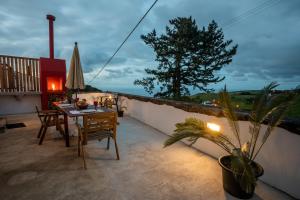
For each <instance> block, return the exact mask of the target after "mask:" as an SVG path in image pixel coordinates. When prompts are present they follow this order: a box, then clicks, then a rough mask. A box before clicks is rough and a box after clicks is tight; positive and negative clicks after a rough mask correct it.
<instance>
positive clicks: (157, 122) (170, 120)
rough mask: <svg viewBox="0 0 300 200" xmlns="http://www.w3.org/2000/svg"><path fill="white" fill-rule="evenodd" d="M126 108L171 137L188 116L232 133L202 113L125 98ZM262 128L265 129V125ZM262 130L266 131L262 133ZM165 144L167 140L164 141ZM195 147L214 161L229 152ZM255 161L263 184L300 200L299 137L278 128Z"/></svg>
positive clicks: (201, 144) (243, 125)
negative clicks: (260, 172)
mask: <svg viewBox="0 0 300 200" xmlns="http://www.w3.org/2000/svg"><path fill="white" fill-rule="evenodd" d="M101 95H103V94H100V93H91V94H80V95H79V97H80V98H86V99H88V101H90V103H91V101H92V96H93V97H97V96H101ZM122 98H123V99H125V100H124V103H125V104H126V106H127V110H126V111H125V114H127V115H129V116H131V117H133V118H135V119H137V120H139V121H142V122H144V123H145V124H148V125H150V126H152V127H154V128H156V129H158V130H160V131H161V132H163V133H165V134H168V135H170V134H172V133H173V130H174V129H175V124H176V123H178V122H182V121H184V120H185V118H187V117H196V118H198V119H201V120H202V121H205V122H214V123H217V124H219V125H221V127H222V131H223V132H224V134H226V135H228V136H231V134H228V133H230V132H231V129H230V127H229V126H228V124H227V121H226V119H225V118H217V117H214V116H208V115H204V114H199V113H190V112H186V111H184V110H181V109H177V108H175V107H173V106H168V105H157V104H154V103H151V102H143V101H138V100H135V99H128V98H126V97H122ZM239 123H240V130H241V136H242V141H244V142H245V141H246V140H247V138H249V137H250V134H249V133H248V128H249V122H246V121H240V122H239ZM263 128H266V127H265V126H264V127H263ZM262 131H263V130H262ZM161 142H162V144H163V142H164V141H161ZM193 146H194V147H195V148H197V149H199V150H200V151H202V152H205V153H207V154H209V155H211V156H213V157H215V158H218V157H220V156H221V155H226V152H225V151H223V150H222V149H220V148H219V147H218V146H217V145H215V144H213V143H211V142H209V141H206V140H203V139H200V140H198V142H197V143H196V144H194V145H193ZM256 161H257V162H258V163H259V164H261V165H262V166H263V168H264V170H265V173H264V175H263V176H262V177H261V178H260V179H261V180H263V181H264V182H266V183H268V184H270V185H272V186H274V187H276V188H278V189H280V190H283V191H285V192H287V193H288V194H290V195H292V196H294V197H296V198H300V190H299V186H300V135H296V134H294V133H290V132H288V131H287V130H285V129H282V128H276V129H275V130H274V132H272V134H271V136H270V137H269V140H268V141H267V143H266V144H265V145H264V147H263V148H262V151H261V152H260V154H259V156H258V157H257V159H256Z"/></svg>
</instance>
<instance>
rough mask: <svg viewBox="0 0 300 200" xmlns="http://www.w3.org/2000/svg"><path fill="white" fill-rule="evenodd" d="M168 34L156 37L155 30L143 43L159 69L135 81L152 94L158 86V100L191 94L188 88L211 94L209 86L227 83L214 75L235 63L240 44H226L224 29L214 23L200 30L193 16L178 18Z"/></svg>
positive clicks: (227, 42)
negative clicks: (154, 55) (150, 50)
mask: <svg viewBox="0 0 300 200" xmlns="http://www.w3.org/2000/svg"><path fill="white" fill-rule="evenodd" d="M169 23H170V26H166V34H162V35H160V36H157V35H156V31H155V29H154V30H153V31H152V32H150V33H148V34H147V35H142V36H141V38H142V40H143V41H144V42H145V43H146V44H147V45H148V46H150V47H152V48H153V50H154V52H155V54H156V59H155V60H156V61H157V62H158V63H159V64H158V66H157V68H156V69H150V68H147V69H145V72H146V73H147V74H148V75H150V76H149V77H146V78H143V79H141V80H135V81H134V84H135V85H141V86H143V87H144V89H145V90H146V91H147V92H148V93H149V94H153V91H154V89H155V84H156V85H158V86H159V89H160V91H159V92H157V93H156V94H154V96H155V97H173V98H180V97H181V96H182V95H189V94H190V92H189V87H193V89H196V88H198V89H200V90H202V91H209V89H207V85H208V84H210V83H217V82H220V81H222V80H224V78H225V77H220V76H217V75H215V72H216V71H219V70H220V69H222V67H223V66H225V65H228V64H229V63H231V62H232V57H233V56H234V55H235V54H236V51H237V45H234V46H233V47H230V46H231V43H232V40H227V41H224V35H223V32H222V29H220V28H218V25H217V23H216V22H215V21H212V22H211V23H209V25H208V27H207V28H205V27H203V29H202V30H199V29H198V27H197V24H196V22H195V20H193V19H192V17H189V18H185V17H183V18H182V17H178V18H175V19H172V20H170V21H169Z"/></svg>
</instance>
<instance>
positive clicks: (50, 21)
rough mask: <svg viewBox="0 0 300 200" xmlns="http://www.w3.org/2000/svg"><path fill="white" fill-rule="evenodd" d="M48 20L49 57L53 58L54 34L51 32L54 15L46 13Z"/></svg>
mask: <svg viewBox="0 0 300 200" xmlns="http://www.w3.org/2000/svg"><path fill="white" fill-rule="evenodd" d="M47 19H48V20H49V50H50V59H54V34H53V31H54V30H53V21H55V17H54V16H53V15H47Z"/></svg>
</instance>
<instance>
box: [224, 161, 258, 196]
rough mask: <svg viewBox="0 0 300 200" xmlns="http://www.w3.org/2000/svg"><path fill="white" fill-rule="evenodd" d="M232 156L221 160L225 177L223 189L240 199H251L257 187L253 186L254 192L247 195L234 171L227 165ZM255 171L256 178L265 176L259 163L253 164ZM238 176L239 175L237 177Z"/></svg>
mask: <svg viewBox="0 0 300 200" xmlns="http://www.w3.org/2000/svg"><path fill="white" fill-rule="evenodd" d="M230 161H231V156H223V157H220V158H219V164H220V165H221V167H222V176H223V188H224V190H225V191H226V192H228V193H229V194H231V195H232V196H235V197H237V198H240V199H250V198H251V197H252V196H253V194H254V190H255V186H253V190H252V191H251V192H250V193H246V192H245V191H244V190H243V189H242V188H241V186H240V184H239V182H238V181H237V180H236V178H235V177H234V174H233V171H232V170H231V169H230V168H229V167H228V165H227V163H230ZM251 166H253V168H254V169H255V170H254V171H255V177H256V178H258V177H260V176H262V175H263V173H264V170H263V168H262V166H260V165H259V164H258V163H256V162H253V163H252V164H251ZM237 176H238V175H237Z"/></svg>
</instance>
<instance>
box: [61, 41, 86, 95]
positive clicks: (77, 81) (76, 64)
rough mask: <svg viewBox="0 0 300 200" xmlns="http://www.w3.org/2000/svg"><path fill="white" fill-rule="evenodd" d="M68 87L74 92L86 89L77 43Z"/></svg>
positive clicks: (68, 78) (67, 82)
mask: <svg viewBox="0 0 300 200" xmlns="http://www.w3.org/2000/svg"><path fill="white" fill-rule="evenodd" d="M66 87H67V88H68V89H73V90H79V89H84V87H85V86H84V79H83V73H82V69H81V63H80V56H79V51H78V47H77V42H75V47H74V50H73V55H72V59H71V64H70V69H69V73H68V77H67V81H66Z"/></svg>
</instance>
